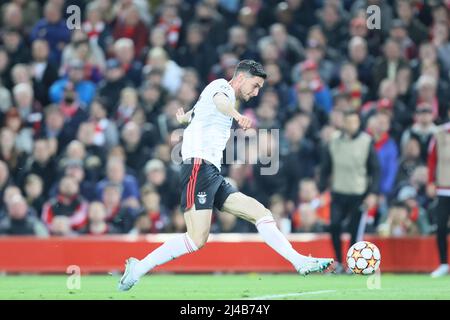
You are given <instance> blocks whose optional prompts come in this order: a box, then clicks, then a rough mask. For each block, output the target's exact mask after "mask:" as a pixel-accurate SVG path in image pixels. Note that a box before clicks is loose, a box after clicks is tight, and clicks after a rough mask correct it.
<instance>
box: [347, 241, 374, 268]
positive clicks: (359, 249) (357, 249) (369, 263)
mask: <svg viewBox="0 0 450 320" xmlns="http://www.w3.org/2000/svg"><path fill="white" fill-rule="evenodd" d="M380 263H381V255H380V250H379V249H378V248H377V246H376V245H374V244H373V243H371V242H368V241H359V242H357V243H355V244H354V245H352V246H351V247H350V249H348V252H347V266H348V267H349V268H350V270H352V272H353V273H355V274H372V273H374V272H375V271H377V269H378V268H379V267H380Z"/></svg>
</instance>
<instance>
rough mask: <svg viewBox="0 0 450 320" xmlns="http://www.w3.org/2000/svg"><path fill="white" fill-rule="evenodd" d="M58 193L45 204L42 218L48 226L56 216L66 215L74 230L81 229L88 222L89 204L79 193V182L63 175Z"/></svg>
mask: <svg viewBox="0 0 450 320" xmlns="http://www.w3.org/2000/svg"><path fill="white" fill-rule="evenodd" d="M58 191H59V192H58V195H57V196H56V197H54V198H52V199H50V200H49V201H47V202H46V203H45V204H44V207H43V209H42V220H43V221H44V222H45V223H46V225H47V226H48V227H50V226H51V225H52V221H53V219H54V218H55V217H58V216H65V217H67V218H69V220H70V226H71V228H72V230H74V231H76V230H80V229H82V228H83V227H84V226H85V225H86V223H87V210H88V204H87V202H86V201H85V200H84V199H83V198H82V197H81V195H80V194H79V185H78V182H77V181H76V180H75V179H74V178H72V177H67V176H66V177H63V178H62V179H61V181H60V182H59V190H58Z"/></svg>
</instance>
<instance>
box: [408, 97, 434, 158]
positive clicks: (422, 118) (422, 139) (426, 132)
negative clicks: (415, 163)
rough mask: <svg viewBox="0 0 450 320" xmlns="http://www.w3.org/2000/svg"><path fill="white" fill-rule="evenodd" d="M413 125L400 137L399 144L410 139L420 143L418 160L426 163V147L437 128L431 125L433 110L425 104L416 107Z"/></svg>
mask: <svg viewBox="0 0 450 320" xmlns="http://www.w3.org/2000/svg"><path fill="white" fill-rule="evenodd" d="M414 118H415V123H414V124H413V125H412V126H411V127H410V128H408V129H407V130H405V131H404V132H403V135H402V140H401V143H402V145H404V144H405V143H406V142H407V141H408V140H410V139H411V138H414V139H416V140H417V141H419V143H420V158H421V160H422V161H423V162H426V160H427V157H428V145H429V144H430V140H431V138H432V136H433V134H434V133H435V132H436V130H437V126H436V125H435V124H434V123H433V110H432V108H431V106H430V105H429V104H427V103H421V104H419V105H417V107H416V112H415V117H414Z"/></svg>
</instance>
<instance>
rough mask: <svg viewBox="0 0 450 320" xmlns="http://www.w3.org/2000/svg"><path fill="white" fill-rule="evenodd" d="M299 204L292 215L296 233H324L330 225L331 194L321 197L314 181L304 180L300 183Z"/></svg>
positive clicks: (327, 193)
mask: <svg viewBox="0 0 450 320" xmlns="http://www.w3.org/2000/svg"><path fill="white" fill-rule="evenodd" d="M298 190H299V191H298V204H297V206H296V209H295V211H294V212H293V213H292V216H291V219H292V227H293V231H294V232H324V231H326V228H327V227H328V225H329V223H330V203H331V196H330V193H329V192H326V193H324V194H323V195H321V194H320V193H319V189H318V187H317V185H316V183H315V181H314V180H313V179H308V178H306V179H303V180H301V181H300V183H299V189H298Z"/></svg>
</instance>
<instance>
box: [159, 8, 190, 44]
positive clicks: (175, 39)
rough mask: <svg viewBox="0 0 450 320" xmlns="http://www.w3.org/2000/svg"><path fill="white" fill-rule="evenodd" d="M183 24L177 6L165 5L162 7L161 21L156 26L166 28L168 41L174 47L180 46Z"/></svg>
mask: <svg viewBox="0 0 450 320" xmlns="http://www.w3.org/2000/svg"><path fill="white" fill-rule="evenodd" d="M182 24H183V21H182V20H181V18H180V16H179V15H178V9H177V7H176V6H173V5H164V6H163V7H162V9H161V14H160V17H159V21H158V22H157V24H156V26H157V27H161V28H163V29H164V31H165V35H166V38H167V43H168V45H169V46H171V47H173V48H176V47H177V46H178V43H179V40H180V33H181V28H182Z"/></svg>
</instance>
